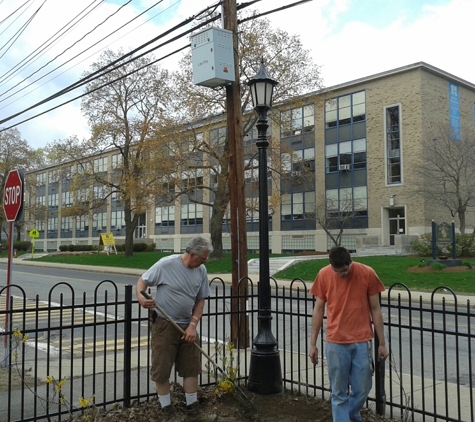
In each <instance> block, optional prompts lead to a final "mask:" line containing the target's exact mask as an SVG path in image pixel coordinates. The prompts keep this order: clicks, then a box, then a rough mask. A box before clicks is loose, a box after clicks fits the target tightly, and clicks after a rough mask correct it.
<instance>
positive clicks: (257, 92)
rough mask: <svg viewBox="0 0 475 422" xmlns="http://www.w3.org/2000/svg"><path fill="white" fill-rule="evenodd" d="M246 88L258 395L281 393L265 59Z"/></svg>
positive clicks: (252, 380) (252, 382)
mask: <svg viewBox="0 0 475 422" xmlns="http://www.w3.org/2000/svg"><path fill="white" fill-rule="evenodd" d="M248 85H249V87H250V90H251V95H252V102H253V105H254V109H255V110H256V111H257V113H258V114H259V117H258V119H257V123H256V127H257V134H258V136H257V142H256V146H257V148H258V150H259V284H258V295H259V313H258V324H259V327H258V333H257V336H256V337H255V338H254V340H253V343H252V351H251V359H250V365H249V380H248V389H249V390H250V391H253V392H255V393H258V394H276V393H280V392H282V369H281V366H280V355H279V350H278V348H277V341H276V339H275V337H274V335H273V334H272V331H271V321H272V315H271V288H270V272H269V211H268V209H269V204H268V192H267V173H268V169H267V147H268V146H269V142H268V140H267V128H268V127H269V125H268V122H267V111H268V110H269V109H270V108H271V106H272V94H273V91H274V87H275V86H276V85H277V82H276V81H274V80H273V79H272V78H270V77H269V75H268V74H267V71H266V68H265V67H264V60H262V61H261V67H260V69H259V72H258V73H257V75H256V76H254V78H252V79H251V80H250V81H249V82H248Z"/></svg>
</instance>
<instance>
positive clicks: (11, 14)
mask: <svg viewBox="0 0 475 422" xmlns="http://www.w3.org/2000/svg"><path fill="white" fill-rule="evenodd" d="M30 1H31V0H26V1H25V3H23V4H22V5H21V6H20V7H17V8H16V9H15V10H14V11H13V12H12V13H10V14H9V15H8V16H7V17H6V18H4V19H3V20H1V21H0V25H1V24H2V23H3V22H5V21H7V20H8V19H10V18H11V17H12V16H13V15H14V14H15V13H16V12H18V11H19V10H20V9H21V8H22V7H23V6H24V5H25V4H27V3H29V2H30ZM2 3H3V2H2ZM2 3H0V4H2Z"/></svg>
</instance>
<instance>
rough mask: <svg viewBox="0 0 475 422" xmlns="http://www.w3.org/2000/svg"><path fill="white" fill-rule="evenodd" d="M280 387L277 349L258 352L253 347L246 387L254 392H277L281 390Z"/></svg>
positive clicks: (280, 375) (280, 379)
mask: <svg viewBox="0 0 475 422" xmlns="http://www.w3.org/2000/svg"><path fill="white" fill-rule="evenodd" d="M282 388H283V387H282V369H281V366H280V355H279V351H278V350H275V351H271V352H269V351H268V350H265V351H264V352H260V351H258V350H255V349H253V350H252V352H251V360H250V365H249V380H248V383H247V389H248V390H249V391H252V392H253V393H256V394H278V393H281V392H282Z"/></svg>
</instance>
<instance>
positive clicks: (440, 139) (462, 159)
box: [415, 126, 475, 234]
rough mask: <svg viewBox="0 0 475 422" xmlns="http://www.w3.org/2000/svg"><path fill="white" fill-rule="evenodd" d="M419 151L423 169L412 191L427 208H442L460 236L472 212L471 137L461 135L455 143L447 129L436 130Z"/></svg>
mask: <svg viewBox="0 0 475 422" xmlns="http://www.w3.org/2000/svg"><path fill="white" fill-rule="evenodd" d="M422 148H423V151H424V165H423V166H421V167H420V168H419V169H418V176H419V177H420V178H421V180H422V182H423V183H422V184H421V185H420V187H417V188H416V189H415V190H417V193H418V194H420V195H422V196H423V197H424V198H425V199H426V201H427V203H428V204H429V205H434V206H439V207H440V206H443V207H444V208H446V209H447V210H448V211H449V212H450V215H451V216H452V218H457V219H458V221H459V229H460V233H462V234H464V233H465V230H466V220H467V214H468V213H470V212H473V211H474V210H475V133H474V131H473V130H471V131H469V132H465V133H464V136H463V137H462V139H461V140H460V141H456V140H455V139H454V136H453V135H452V130H451V128H450V127H449V126H440V127H438V130H437V132H436V133H435V134H434V136H432V137H429V138H427V139H424V140H423V143H422Z"/></svg>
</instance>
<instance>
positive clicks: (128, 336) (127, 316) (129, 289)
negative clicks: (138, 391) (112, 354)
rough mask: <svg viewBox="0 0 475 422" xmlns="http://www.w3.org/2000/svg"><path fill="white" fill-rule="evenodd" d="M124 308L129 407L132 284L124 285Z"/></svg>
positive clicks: (126, 405) (125, 381)
mask: <svg viewBox="0 0 475 422" xmlns="http://www.w3.org/2000/svg"><path fill="white" fill-rule="evenodd" d="M124 302H125V309H124V407H125V408H128V407H130V395H131V393H130V386H131V376H132V374H131V371H132V285H130V284H127V285H126V286H125V300H124Z"/></svg>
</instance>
